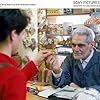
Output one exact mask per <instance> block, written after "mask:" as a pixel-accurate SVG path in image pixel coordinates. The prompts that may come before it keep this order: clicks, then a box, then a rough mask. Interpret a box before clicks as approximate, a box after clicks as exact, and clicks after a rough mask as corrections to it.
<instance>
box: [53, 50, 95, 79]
mask: <svg viewBox="0 0 100 100" xmlns="http://www.w3.org/2000/svg"><path fill="white" fill-rule="evenodd" d="M93 53H94V50H93V49H92V51H91V53H90V55H89V57H88V58H87V59H85V60H82V59H80V61H81V62H82V67H83V69H84V68H85V67H86V65H87V64H88V62H89V61H90V59H91V58H92V56H93ZM52 74H53V76H54V77H55V78H58V80H59V78H60V76H61V74H62V69H61V72H60V73H59V74H55V73H54V72H53V71H52Z"/></svg>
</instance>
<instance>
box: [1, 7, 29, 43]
mask: <svg viewBox="0 0 100 100" xmlns="http://www.w3.org/2000/svg"><path fill="white" fill-rule="evenodd" d="M28 22H29V17H28V16H26V15H25V13H24V12H22V11H21V10H19V9H0V42H2V41H4V40H5V39H6V38H7V36H8V35H9V34H10V33H11V31H12V30H16V34H18V35H19V34H20V32H21V31H22V30H23V29H24V28H25V27H26V26H27V24H28Z"/></svg>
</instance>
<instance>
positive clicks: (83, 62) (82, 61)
mask: <svg viewBox="0 0 100 100" xmlns="http://www.w3.org/2000/svg"><path fill="white" fill-rule="evenodd" d="M93 53H94V50H93V49H92V51H91V53H90V55H89V56H88V58H86V59H85V60H82V59H80V61H81V63H82V67H83V69H84V68H85V67H86V65H87V64H88V62H89V61H90V59H91V58H92V56H93Z"/></svg>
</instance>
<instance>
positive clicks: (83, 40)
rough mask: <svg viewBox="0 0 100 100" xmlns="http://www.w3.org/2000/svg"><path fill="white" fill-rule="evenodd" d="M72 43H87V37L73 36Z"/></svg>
mask: <svg viewBox="0 0 100 100" xmlns="http://www.w3.org/2000/svg"><path fill="white" fill-rule="evenodd" d="M72 43H87V36H86V35H77V34H75V35H72Z"/></svg>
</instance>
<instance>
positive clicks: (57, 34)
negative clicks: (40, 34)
mask: <svg viewBox="0 0 100 100" xmlns="http://www.w3.org/2000/svg"><path fill="white" fill-rule="evenodd" d="M46 36H47V37H49V36H71V35H69V34H60V33H55V34H50V33H47V34H46Z"/></svg>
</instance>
